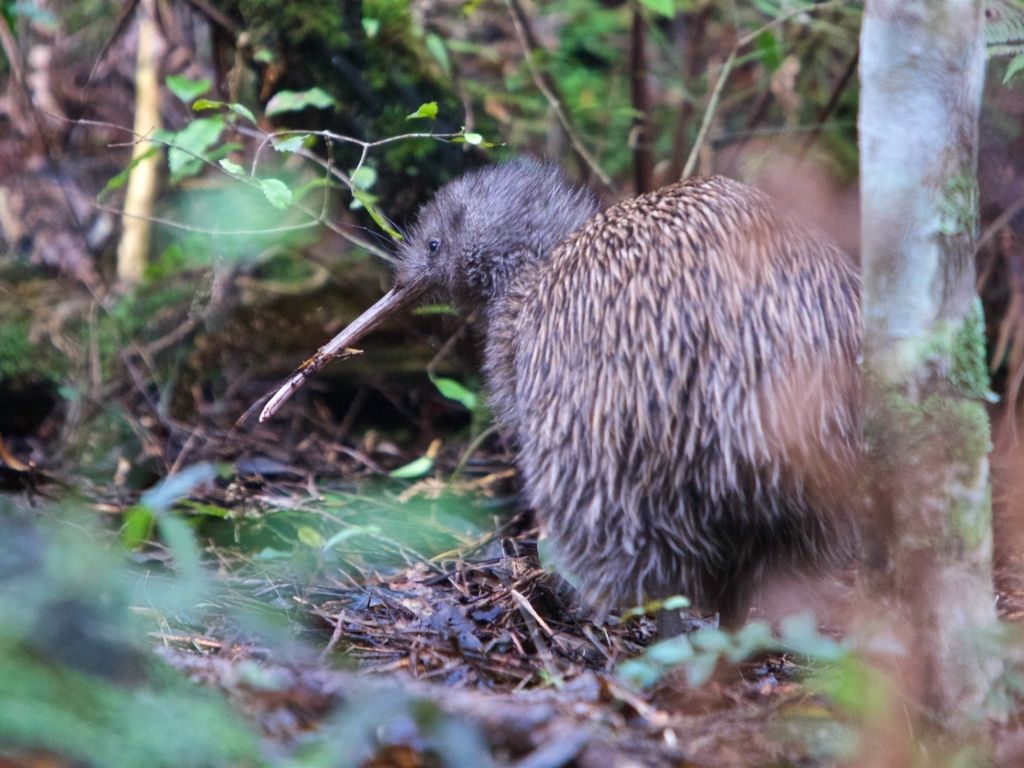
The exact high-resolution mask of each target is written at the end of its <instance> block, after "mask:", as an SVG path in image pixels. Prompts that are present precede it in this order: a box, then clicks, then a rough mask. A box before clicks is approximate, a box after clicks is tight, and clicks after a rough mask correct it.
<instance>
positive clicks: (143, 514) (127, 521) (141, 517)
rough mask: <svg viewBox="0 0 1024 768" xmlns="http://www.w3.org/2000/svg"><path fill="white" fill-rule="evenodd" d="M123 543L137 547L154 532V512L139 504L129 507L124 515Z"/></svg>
mask: <svg viewBox="0 0 1024 768" xmlns="http://www.w3.org/2000/svg"><path fill="white" fill-rule="evenodd" d="M122 521H123V522H122V523H121V543H122V544H123V545H124V546H125V547H126V548H127V549H136V548H138V547H139V546H140V545H141V544H142V543H143V542H145V541H146V539H148V538H149V537H150V536H151V535H152V533H153V521H154V518H153V513H152V512H151V511H150V510H149V509H147V508H146V507H143V506H140V505H138V504H136V505H134V506H131V507H128V508H127V509H126V510H125V511H124V514H123V515H122Z"/></svg>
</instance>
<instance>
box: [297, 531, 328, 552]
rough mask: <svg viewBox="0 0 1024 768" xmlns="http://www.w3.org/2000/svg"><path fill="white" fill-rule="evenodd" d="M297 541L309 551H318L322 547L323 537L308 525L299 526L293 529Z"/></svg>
mask: <svg viewBox="0 0 1024 768" xmlns="http://www.w3.org/2000/svg"><path fill="white" fill-rule="evenodd" d="M295 533H296V535H298V537H299V541H300V542H302V543H303V544H305V545H306V546H307V547H310V548H311V549H320V547H322V546H323V545H324V537H323V535H321V533H320V531H318V530H317V529H316V528H312V527H310V526H308V525H300V526H299V527H298V528H296V529H295Z"/></svg>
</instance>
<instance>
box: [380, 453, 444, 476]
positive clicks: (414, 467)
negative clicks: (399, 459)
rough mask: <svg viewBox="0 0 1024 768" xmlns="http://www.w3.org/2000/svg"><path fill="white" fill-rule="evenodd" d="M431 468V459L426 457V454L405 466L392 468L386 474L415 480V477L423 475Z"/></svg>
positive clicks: (432, 466) (432, 461)
mask: <svg viewBox="0 0 1024 768" xmlns="http://www.w3.org/2000/svg"><path fill="white" fill-rule="evenodd" d="M433 468H434V460H433V459H430V458H427V457H426V456H420V457H419V458H418V459H415V460H414V461H410V462H409V463H408V464H406V465H405V466H402V467H399V468H398V469H393V470H392V471H390V472H388V475H389V476H390V477H396V478H399V479H401V480H415V479H416V478H419V477H424V476H425V475H426V474H427V473H428V472H430V470H432V469H433Z"/></svg>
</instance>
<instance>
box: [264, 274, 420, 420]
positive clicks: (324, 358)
mask: <svg viewBox="0 0 1024 768" xmlns="http://www.w3.org/2000/svg"><path fill="white" fill-rule="evenodd" d="M426 287H427V284H426V281H424V280H417V281H414V282H411V283H406V284H405V285H402V286H399V287H398V288H392V289H391V290H390V291H388V292H387V293H385V294H384V295H383V296H382V297H381V298H380V299H379V300H378V301H377V303H376V304H374V305H373V306H372V307H370V308H369V309H368V310H366V311H365V312H363V314H361V315H360V316H359V317H357V318H356V319H355V320H353V321H352V322H351V323H349V324H348V325H347V326H345V328H344V329H343V330H342V331H341V332H340V333H339V334H338V335H337V336H335V337H334V338H333V339H331V340H330V341H328V342H327V343H326V344H324V345H323V346H322V347H320V349H318V350H317V351H316V354H315V355H313V356H312V357H311V358H309V359H308V360H306V361H305V362H304V363H303V364H302V365H300V366H299V367H298V368H297V369H296V370H295V373H293V374H292V375H291V378H289V379H288V381H286V382H285V383H284V384H283V385H282V386H281V388H280V389H278V390H277V391H276V392H275V393H274V395H273V397H271V398H270V400H268V401H267V404H266V405H265V406H264V407H263V410H262V411H261V412H260V421H266V420H267V419H269V418H270V417H271V416H273V415H274V414H275V413H276V412H277V410H278V409H279V408H280V407H281V406H282V405H284V403H285V401H286V400H287V399H288V398H289V397H291V396H292V395H293V394H295V392H296V390H298V388H299V387H301V386H302V385H303V384H304V383H305V382H306V379H308V378H309V377H310V376H312V375H313V374H314V373H316V372H317V371H319V370H320V369H321V368H323V367H324V366H325V365H327V363H329V362H330V361H331V360H333V359H334V358H335V357H351V356H352V355H356V354H359V352H358V350H350V349H348V347H349V346H351V345H352V344H355V343H356V342H358V341H359V340H360V339H362V338H363V337H364V336H365V335H366V334H368V333H369V332H370V331H372V330H373V329H374V328H376V327H377V326H378V325H380V324H381V323H382V322H384V321H385V320H386V319H387V318H388V317H390V316H391V315H393V314H395V313H396V312H399V311H401V310H403V309H405V308H406V307H408V306H409V305H410V304H412V303H413V302H414V301H415V300H416V299H418V298H419V297H420V295H421V294H422V293H423V291H424V290H425V289H426Z"/></svg>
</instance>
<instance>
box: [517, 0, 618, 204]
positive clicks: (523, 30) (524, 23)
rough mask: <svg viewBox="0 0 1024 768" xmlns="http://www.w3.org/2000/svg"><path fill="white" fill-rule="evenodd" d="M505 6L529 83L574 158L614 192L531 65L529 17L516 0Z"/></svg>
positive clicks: (546, 83) (533, 46) (552, 92)
mask: <svg viewBox="0 0 1024 768" xmlns="http://www.w3.org/2000/svg"><path fill="white" fill-rule="evenodd" d="M505 2H506V4H507V5H508V9H509V12H510V13H511V14H512V25H513V26H514V27H515V30H516V36H517V37H518V38H519V44H520V45H521V46H522V48H523V54H524V59H525V61H526V66H527V68H528V69H529V70H530V76H531V77H532V78H533V82H534V83H535V84H536V86H537V88H538V90H540V92H541V93H542V94H544V98H546V99H547V100H548V105H549V106H550V107H551V109H552V111H553V112H554V113H555V116H556V117H557V118H558V122H559V123H560V124H561V126H562V130H564V131H565V133H566V135H567V136H568V137H569V141H570V142H571V143H572V147H573V149H574V150H576V154H577V155H579V156H580V159H581V160H582V161H583V162H584V163H586V165H587V167H588V168H589V169H590V171H591V172H592V173H593V174H594V175H595V176H597V178H599V179H600V180H601V183H603V184H604V185H605V186H606V187H608V189H610V190H612V191H613V192H614V191H615V188H614V187H613V186H612V180H611V178H609V176H608V174H607V173H605V172H604V170H603V169H602V168H601V166H600V165H598V163H597V160H596V159H594V157H593V155H591V154H590V152H589V151H587V148H586V147H585V146H584V145H583V142H582V141H581V140H580V137H579V136H578V135H577V134H576V130H575V129H574V128H573V126H572V122H571V121H570V120H569V115H568V114H567V113H566V111H565V108H564V107H563V106H562V102H561V100H560V99H559V98H558V96H557V95H556V94H555V87H554V83H552V82H550V81H549V80H548V79H547V78H546V77H545V76H544V74H543V73H542V72H541V71H540V70H539V69H538V68H537V65H536V64H535V63H534V61H533V57H534V53H535V52H536V50H537V45H536V42H535V41H534V39H533V32H532V29H531V27H530V19H529V17H527V15H526V12H525V11H524V10H523V7H522V6H521V5H520V4H519V0H505Z"/></svg>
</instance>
